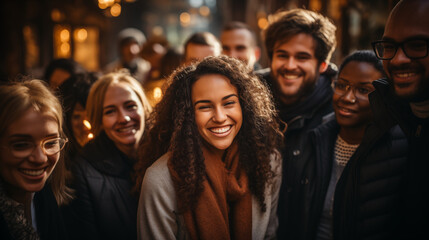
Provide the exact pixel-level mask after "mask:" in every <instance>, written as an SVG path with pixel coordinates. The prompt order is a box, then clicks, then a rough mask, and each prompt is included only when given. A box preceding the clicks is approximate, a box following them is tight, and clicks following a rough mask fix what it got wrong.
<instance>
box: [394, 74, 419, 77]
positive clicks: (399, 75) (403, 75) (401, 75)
mask: <svg viewBox="0 0 429 240" xmlns="http://www.w3.org/2000/svg"><path fill="white" fill-rule="evenodd" d="M395 75H396V76H397V77H400V78H406V77H412V76H415V75H416V74H415V73H396V74H395Z"/></svg>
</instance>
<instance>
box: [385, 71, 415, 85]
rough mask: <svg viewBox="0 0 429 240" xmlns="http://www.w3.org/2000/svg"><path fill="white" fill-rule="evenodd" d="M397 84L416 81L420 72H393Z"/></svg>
mask: <svg viewBox="0 0 429 240" xmlns="http://www.w3.org/2000/svg"><path fill="white" fill-rule="evenodd" d="M392 76H393V80H394V82H395V83H396V84H409V83H412V82H414V81H415V79H416V78H417V77H418V76H419V74H418V73H417V72H415V71H406V72H404V71H402V72H392Z"/></svg>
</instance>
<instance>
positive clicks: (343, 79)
mask: <svg viewBox="0 0 429 240" xmlns="http://www.w3.org/2000/svg"><path fill="white" fill-rule="evenodd" d="M338 80H342V81H345V82H347V83H350V81H349V80H347V79H345V78H341V77H340V78H338ZM358 84H360V85H365V84H372V81H369V82H360V83H358Z"/></svg>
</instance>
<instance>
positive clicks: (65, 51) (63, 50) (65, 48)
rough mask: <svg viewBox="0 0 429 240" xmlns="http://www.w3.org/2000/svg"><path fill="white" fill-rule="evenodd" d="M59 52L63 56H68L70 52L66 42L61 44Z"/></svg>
mask: <svg viewBox="0 0 429 240" xmlns="http://www.w3.org/2000/svg"><path fill="white" fill-rule="evenodd" d="M60 51H61V53H62V54H64V55H66V54H68V53H69V52H70V44H68V43H66V42H64V43H61V46H60Z"/></svg>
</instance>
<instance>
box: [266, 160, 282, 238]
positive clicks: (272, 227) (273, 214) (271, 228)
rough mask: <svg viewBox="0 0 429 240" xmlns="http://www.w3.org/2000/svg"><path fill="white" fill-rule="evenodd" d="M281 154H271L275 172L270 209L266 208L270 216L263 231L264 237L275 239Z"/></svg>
mask: <svg viewBox="0 0 429 240" xmlns="http://www.w3.org/2000/svg"><path fill="white" fill-rule="evenodd" d="M281 161H282V160H281V155H280V153H279V152H277V153H276V154H273V161H272V164H271V165H272V168H273V171H274V173H275V174H276V175H275V177H274V179H273V185H272V186H271V192H270V194H271V209H267V211H270V218H269V222H268V226H267V231H266V233H265V237H264V239H277V237H276V234H277V227H278V225H279V220H278V217H277V205H278V201H279V192H280V185H281V181H282V162H281Z"/></svg>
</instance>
